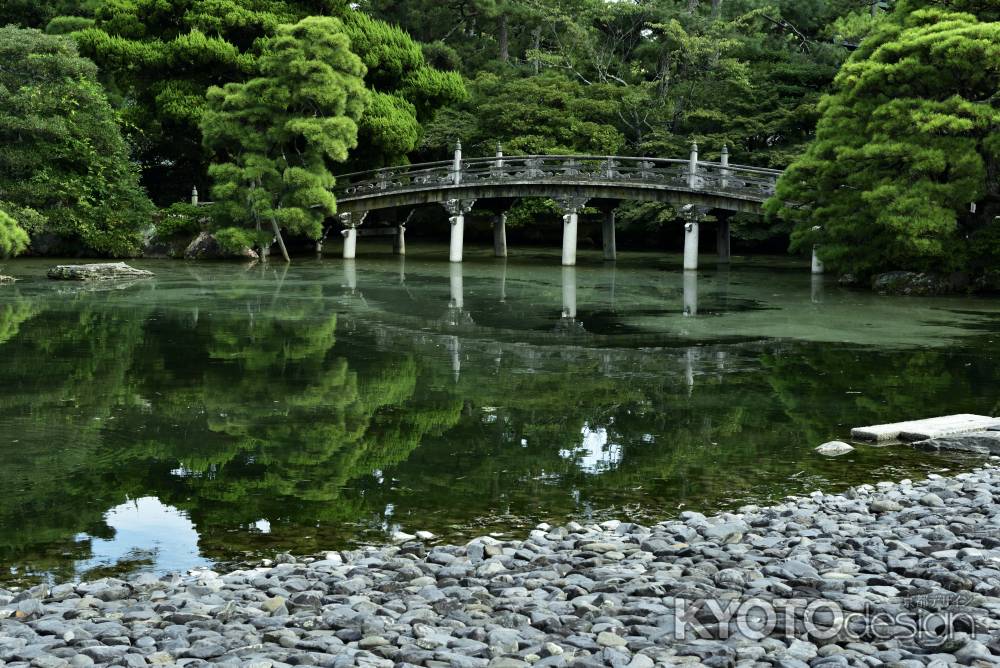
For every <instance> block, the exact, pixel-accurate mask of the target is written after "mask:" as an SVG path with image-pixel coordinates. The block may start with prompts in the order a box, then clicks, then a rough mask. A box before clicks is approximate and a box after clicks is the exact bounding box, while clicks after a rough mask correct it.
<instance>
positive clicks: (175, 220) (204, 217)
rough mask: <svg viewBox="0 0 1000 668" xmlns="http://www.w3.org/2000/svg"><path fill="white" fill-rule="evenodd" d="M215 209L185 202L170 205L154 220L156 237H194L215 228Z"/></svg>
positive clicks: (211, 206)
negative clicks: (205, 230)
mask: <svg viewBox="0 0 1000 668" xmlns="http://www.w3.org/2000/svg"><path fill="white" fill-rule="evenodd" d="M216 208H217V207H216V206H215V205H210V206H196V205H194V204H188V203H186V202H178V203H177V204H172V205H171V206H169V207H167V208H166V209H163V210H161V211H160V212H159V215H158V216H157V218H156V236H157V238H159V239H168V238H170V237H175V236H188V237H195V236H197V234H198V233H199V232H201V231H202V230H204V229H206V228H208V227H214V226H215V225H214V223H215V220H216V218H217V217H218V216H217V213H216ZM243 248H245V246H244V247H243Z"/></svg>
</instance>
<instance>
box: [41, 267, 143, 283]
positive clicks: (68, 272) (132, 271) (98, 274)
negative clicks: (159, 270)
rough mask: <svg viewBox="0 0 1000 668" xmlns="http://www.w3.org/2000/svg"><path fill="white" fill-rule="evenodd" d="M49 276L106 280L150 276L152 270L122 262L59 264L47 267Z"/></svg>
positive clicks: (73, 279) (63, 278) (81, 279)
mask: <svg viewBox="0 0 1000 668" xmlns="http://www.w3.org/2000/svg"><path fill="white" fill-rule="evenodd" d="M48 275H49V278H51V279H55V280H61V281H106V280H115V279H123V278H124V279H135V278H152V276H153V272H151V271H146V270H144V269H136V268H134V267H130V266H129V265H127V264H125V263H124V262H103V263H98V264H61V265H58V266H55V267H52V268H51V269H49V274H48Z"/></svg>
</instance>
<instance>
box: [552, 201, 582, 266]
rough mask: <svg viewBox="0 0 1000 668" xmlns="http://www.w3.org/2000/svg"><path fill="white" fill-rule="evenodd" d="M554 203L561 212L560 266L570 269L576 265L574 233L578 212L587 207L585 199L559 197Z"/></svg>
mask: <svg viewBox="0 0 1000 668" xmlns="http://www.w3.org/2000/svg"><path fill="white" fill-rule="evenodd" d="M556 201H557V202H558V203H559V205H560V206H561V207H562V210H563V245H562V264H563V266H564V267H572V266H573V265H575V264H576V232H577V225H578V223H579V215H580V210H581V209H583V207H585V206H586V205H587V198H586V197H559V198H556Z"/></svg>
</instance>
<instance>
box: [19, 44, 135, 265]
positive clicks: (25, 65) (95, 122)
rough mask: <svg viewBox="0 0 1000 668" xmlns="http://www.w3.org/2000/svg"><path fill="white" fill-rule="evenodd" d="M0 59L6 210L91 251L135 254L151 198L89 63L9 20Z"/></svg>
mask: <svg viewBox="0 0 1000 668" xmlns="http://www.w3.org/2000/svg"><path fill="white" fill-rule="evenodd" d="M0 62H3V63H4V67H3V68H0V143H2V144H3V145H4V147H5V150H4V151H2V152H0V194H2V198H3V199H4V200H7V201H9V202H11V203H13V204H14V205H16V207H17V210H14V211H12V212H11V213H13V214H14V215H15V217H18V218H19V219H20V216H19V215H18V213H17V211H18V210H22V211H26V210H28V209H31V210H34V211H35V212H36V213H37V214H41V215H42V216H44V218H45V224H44V229H43V230H37V231H47V232H52V233H55V234H57V235H60V236H62V237H65V238H68V239H74V240H76V241H77V242H78V243H80V244H81V245H82V246H83V247H85V248H88V249H90V250H91V251H92V252H97V253H102V254H110V255H118V256H126V255H132V254H135V253H136V252H137V251H138V250H139V231H140V230H141V229H142V228H143V227H144V226H146V225H148V217H149V216H150V214H151V205H150V203H149V200H148V199H147V198H146V195H145V193H143V192H142V190H141V189H140V188H139V186H138V174H137V170H136V168H135V165H133V164H132V162H131V161H130V159H129V151H128V146H127V145H126V143H125V141H124V140H123V139H122V136H121V133H120V131H119V129H118V125H117V122H116V121H117V117H116V115H115V113H114V111H113V110H112V109H111V107H110V105H109V104H108V101H107V98H106V97H105V95H104V91H103V90H102V89H101V87H100V85H99V84H98V83H97V81H96V70H95V67H94V65H93V63H91V62H90V61H88V60H85V59H83V58H81V57H80V56H79V55H78V54H77V51H76V47H75V46H74V44H73V42H72V41H71V40H69V39H68V38H65V37H58V36H49V35H44V34H42V33H40V32H38V31H37V30H22V29H18V28H13V27H7V28H2V29H0ZM22 222H30V221H27V220H26V219H25V220H22ZM29 227H30V228H31V231H32V232H35V231H36V229H37V228H36V225H35V224H31V225H29Z"/></svg>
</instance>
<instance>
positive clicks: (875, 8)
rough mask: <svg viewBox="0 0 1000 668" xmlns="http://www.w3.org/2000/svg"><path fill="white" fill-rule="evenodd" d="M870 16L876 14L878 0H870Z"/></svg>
mask: <svg viewBox="0 0 1000 668" xmlns="http://www.w3.org/2000/svg"><path fill="white" fill-rule="evenodd" d="M872 16H878V0H872Z"/></svg>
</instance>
